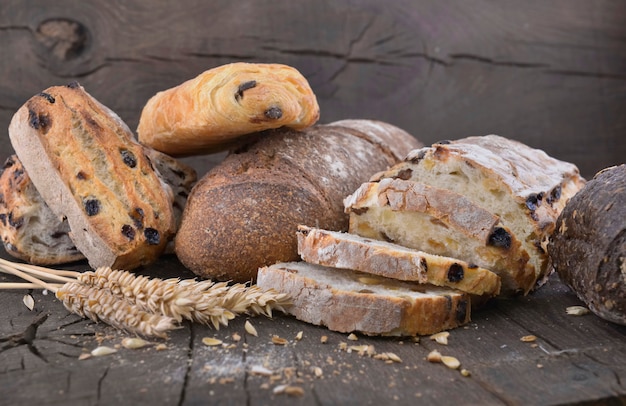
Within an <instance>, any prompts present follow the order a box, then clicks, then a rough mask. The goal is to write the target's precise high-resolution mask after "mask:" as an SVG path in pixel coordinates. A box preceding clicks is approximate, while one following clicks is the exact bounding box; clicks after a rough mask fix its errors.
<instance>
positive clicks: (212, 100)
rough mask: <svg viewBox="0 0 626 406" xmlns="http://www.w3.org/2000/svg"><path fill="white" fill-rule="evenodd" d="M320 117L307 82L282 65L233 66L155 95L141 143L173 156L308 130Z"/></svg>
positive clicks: (142, 126)
mask: <svg viewBox="0 0 626 406" xmlns="http://www.w3.org/2000/svg"><path fill="white" fill-rule="evenodd" d="M318 118H319V106H318V104H317V99H316V97H315V94H314V93H313V90H311V87H310V86H309V83H308V82H307V80H306V79H305V78H304V77H303V76H302V74H300V72H298V71H297V70H296V69H295V68H292V67H290V66H286V65H279V64H261V63H244V62H238V63H231V64H228V65H223V66H218V67H216V68H213V69H209V70H207V71H206V72H204V73H202V74H200V75H199V76H197V77H196V78H194V79H191V80H188V81H186V82H185V83H182V84H180V85H178V86H176V87H174V88H171V89H168V90H165V91H162V92H159V93H157V94H156V95H154V96H153V97H152V98H151V99H150V100H148V102H147V104H146V105H145V107H144V109H143V111H142V113H141V117H140V119H139V126H138V127H137V133H138V135H139V141H140V142H141V143H142V144H144V145H148V146H150V147H152V148H155V149H157V150H159V151H162V152H165V153H167V154H169V155H174V156H177V155H197V154H205V153H208V152H215V151H219V150H225V149H227V148H228V147H229V146H231V145H232V143H233V141H234V140H236V139H237V138H239V137H241V136H242V135H247V134H250V133H253V132H258V131H262V130H267V129H273V128H279V127H282V126H286V127H290V128H294V129H303V128H306V127H309V126H311V125H313V124H315V122H316V121H317V120H318Z"/></svg>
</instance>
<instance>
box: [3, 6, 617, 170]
mask: <svg viewBox="0 0 626 406" xmlns="http://www.w3.org/2000/svg"><path fill="white" fill-rule="evenodd" d="M625 36H626V4H625V3H624V2H623V1H616V0H613V1H609V0H600V1H594V2H587V1H582V0H576V1H568V0H559V1H554V2H549V3H545V2H541V1H532V2H523V3H521V2H516V1H512V0H507V1H501V2H498V3H496V4H494V3H492V2H489V1H486V0H472V1H454V2H438V1H435V0H420V1H419V2H414V1H407V0H397V1H394V2H386V3H381V2H378V1H375V0H366V1H347V2H342V3H341V4H338V3H336V2H331V1H299V2H297V3H294V2H290V1H287V0H279V1H269V0H257V1H249V0H246V1H238V2H230V1H226V0H214V1H211V2H204V1H198V0H189V1H186V2H185V3H184V5H180V6H179V5H177V4H173V3H171V2H167V1H164V0H158V1H150V2H148V1H140V0H133V1H125V2H123V1H119V0H118V1H111V2H107V5H106V7H105V6H104V5H101V4H99V3H97V2H73V1H69V0H61V1H57V2H54V3H50V2H45V1H42V0H34V1H32V2H29V3H28V4H26V3H24V2H21V1H18V0H11V1H7V0H3V1H2V2H1V7H0V49H2V50H3V55H7V56H11V57H4V58H2V61H1V62H0V77H1V78H2V81H1V82H0V128H3V129H6V128H7V125H8V122H9V120H10V117H11V116H12V114H13V113H14V112H15V111H16V110H17V109H18V108H19V106H20V105H21V104H22V103H24V101H26V100H27V99H28V98H29V97H30V96H32V95H33V94H36V93H38V92H39V91H41V90H42V89H45V88H47V87H48V86H51V85H55V84H64V83H66V82H69V81H71V80H79V81H80V82H81V83H82V84H83V85H84V86H85V87H86V89H87V90H88V91H89V92H90V93H92V94H93V95H94V96H95V97H96V98H97V99H99V100H100V101H102V102H103V103H104V104H106V105H107V106H109V107H110V108H112V109H113V110H114V111H116V112H117V113H118V114H120V115H121V116H122V118H123V119H124V120H125V121H126V122H127V123H128V124H129V125H130V126H131V128H135V127H136V125H137V122H138V118H139V114H140V112H141V108H142V107H143V105H144V104H145V102H146V101H147V100H148V98H149V97H150V96H152V95H153V94H154V93H156V92H157V91H159V90H163V89H166V88H169V87H172V86H175V85H177V84H179V83H181V82H182V81H184V80H187V79H189V78H192V77H195V76H196V75H197V74H199V73H201V72H203V71H204V70H206V69H209V68H211V67H214V66H218V65H220V64H224V63H228V62H233V61H248V62H277V63H285V64H288V65H291V66H294V67H296V68H297V69H299V70H300V71H301V72H302V73H303V74H304V75H305V77H307V78H308V79H309V81H310V83H311V86H312V87H313V89H314V91H315V92H316V94H317V95H318V98H319V102H320V107H321V112H322V116H321V121H322V122H330V121H334V120H337V119H342V118H375V119H381V120H384V121H388V122H390V123H392V124H395V125H397V126H399V127H402V128H404V129H406V130H407V131H409V132H411V133H412V134H414V135H415V136H416V137H418V138H419V139H421V140H422V141H424V142H425V143H432V142H435V141H437V140H440V139H451V138H460V137H464V136H468V135H483V134H489V133H495V134H499V135H502V136H506V137H509V138H514V139H518V140H521V141H523V142H526V143H528V144H529V145H531V146H533V147H537V148H542V149H544V150H546V152H548V153H549V154H551V155H554V156H556V157H557V158H560V159H564V160H568V161H571V162H574V163H575V164H577V165H578V166H579V167H580V169H581V170H582V172H583V174H584V175H585V176H586V177H590V176H592V175H593V174H594V173H595V172H596V171H597V170H599V169H601V168H604V167H606V166H609V165H613V164H617V163H621V162H623V156H624V155H625V154H626V137H624V135H623V134H624V131H625V130H626V80H625V79H626V73H625V72H626V45H624V38H625ZM0 137H1V139H0V140H1V142H0V159H2V158H4V157H5V156H7V155H8V154H9V153H10V152H11V148H10V146H9V144H8V138H7V136H6V133H5V130H2V132H0ZM220 159H221V156H219V155H218V156H209V157H201V158H195V159H191V163H192V164H194V165H195V166H196V167H197V168H198V169H199V170H200V171H204V170H205V169H207V168H208V167H210V166H212V165H214V164H215V163H216V162H218V161H219V160H220Z"/></svg>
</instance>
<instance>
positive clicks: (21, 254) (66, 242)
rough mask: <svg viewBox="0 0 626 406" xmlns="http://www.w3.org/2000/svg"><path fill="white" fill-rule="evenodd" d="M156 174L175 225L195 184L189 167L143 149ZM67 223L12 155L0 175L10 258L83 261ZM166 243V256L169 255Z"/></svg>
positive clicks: (1, 225)
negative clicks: (49, 204)
mask: <svg viewBox="0 0 626 406" xmlns="http://www.w3.org/2000/svg"><path fill="white" fill-rule="evenodd" d="M144 150H145V152H146V155H148V156H149V157H150V158H151V159H152V162H153V163H154V166H155V169H156V171H157V174H158V175H159V177H160V178H161V180H162V181H163V182H165V183H167V185H168V192H169V193H168V194H169V195H170V203H171V204H172V207H173V212H174V217H175V219H176V224H179V223H180V219H181V217H182V213H183V208H184V207H185V202H186V200H187V196H188V195H189V192H190V191H191V188H192V187H193V185H194V182H195V181H196V172H195V170H194V169H193V168H191V167H189V166H187V165H185V164H182V163H181V162H179V161H177V160H175V159H174V158H172V157H170V156H167V155H165V154H163V153H160V152H158V151H155V150H152V149H150V148H145V149H144ZM69 231H70V228H69V224H68V223H67V220H65V219H63V218H59V217H57V216H56V215H55V214H54V213H53V212H52V210H50V208H49V207H48V205H47V204H46V202H45V201H44V200H43V198H42V197H41V194H39V192H38V191H37V189H36V188H35V185H33V183H32V181H31V180H30V177H29V176H28V173H26V170H25V169H24V167H23V166H22V163H21V162H20V160H19V159H18V158H17V156H16V155H12V156H11V157H9V158H8V159H7V161H6V163H5V166H4V171H3V172H2V175H1V176H0V235H1V236H2V242H3V244H4V248H5V250H6V251H7V252H8V253H9V254H10V255H12V256H14V257H16V258H19V259H21V260H24V261H26V262H29V263H31V264H35V265H53V264H64V263H68V262H74V261H79V260H83V259H85V257H84V255H83V254H82V253H81V252H80V251H78V249H77V248H76V245H75V244H74V242H73V241H72V239H71V238H70V237H69ZM173 252H174V247H173V244H172V243H171V242H170V244H168V247H167V249H166V253H173Z"/></svg>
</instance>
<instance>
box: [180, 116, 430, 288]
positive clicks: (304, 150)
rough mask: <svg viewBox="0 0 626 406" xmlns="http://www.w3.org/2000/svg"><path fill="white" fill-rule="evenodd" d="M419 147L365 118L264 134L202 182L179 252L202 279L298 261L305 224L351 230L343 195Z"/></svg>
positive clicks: (236, 276)
mask: <svg viewBox="0 0 626 406" xmlns="http://www.w3.org/2000/svg"><path fill="white" fill-rule="evenodd" d="M419 145H420V144H419V142H418V141H417V140H416V139H415V138H414V137H412V136H411V135H410V134H408V133H406V132H405V131H402V130H401V129H399V128H397V127H394V126H392V125H390V124H386V123H381V122H369V121H365V120H346V121H343V122H339V123H333V124H329V125H318V126H314V127H311V128H309V129H306V130H304V131H296V130H289V129H286V128H283V129H279V130H272V131H270V132H269V133H265V134H263V135H262V136H261V137H259V139H258V140H257V141H256V142H254V143H251V144H247V145H246V146H244V147H241V148H240V149H237V150H234V151H233V152H231V153H230V154H229V155H228V156H227V157H226V158H225V159H224V161H223V162H221V163H220V164H219V165H217V166H216V167H215V168H213V169H212V170H211V171H209V173H207V174H206V175H205V176H204V177H203V178H202V179H200V180H199V181H198V183H197V184H196V186H195V187H194V188H193V190H192V192H191V194H190V196H189V199H188V201H187V206H186V208H185V211H184V214H183V221H182V223H181V226H180V229H179V231H178V234H177V236H176V254H177V255H178V258H179V259H180V261H181V262H182V263H183V264H184V265H185V266H186V267H187V268H189V269H191V270H192V271H193V272H194V273H196V274H197V275H199V276H201V277H206V278H212V279H219V280H234V281H239V282H243V281H249V280H253V279H254V278H255V276H256V272H257V270H258V268H259V267H261V266H265V265H269V264H272V263H275V262H279V261H292V260H296V259H298V253H297V241H296V230H297V227H298V225H300V224H305V225H311V226H318V227H321V228H325V229H330V230H346V229H347V226H348V218H347V215H346V214H345V213H344V212H343V204H342V201H343V198H344V197H345V196H347V195H348V194H349V193H351V192H352V191H353V190H354V189H355V188H356V187H358V185H360V184H361V182H363V181H365V180H366V179H367V178H368V177H369V176H370V175H371V174H372V173H374V172H377V171H380V170H383V169H385V168H388V167H389V166H391V165H393V164H394V163H396V162H398V161H399V160H401V159H402V158H403V157H404V155H405V154H406V153H408V152H409V151H410V150H411V149H414V148H416V147H417V146H419Z"/></svg>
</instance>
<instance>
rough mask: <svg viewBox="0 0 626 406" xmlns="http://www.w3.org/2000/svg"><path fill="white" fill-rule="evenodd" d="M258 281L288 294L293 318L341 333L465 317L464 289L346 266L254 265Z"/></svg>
mask: <svg viewBox="0 0 626 406" xmlns="http://www.w3.org/2000/svg"><path fill="white" fill-rule="evenodd" d="M257 284H258V286H259V287H261V288H262V289H275V290H276V291H278V292H281V293H286V294H287V295H289V297H290V298H291V299H292V301H293V305H292V306H290V307H289V308H287V309H286V310H287V312H288V313H289V314H291V315H293V316H295V317H296V318H297V319H298V320H302V321H304V322H307V323H311V324H315V325H321V326H326V327H328V328H329V329H330V330H333V331H339V332H344V333H348V332H361V333H363V334H366V335H383V336H414V335H426V334H434V333H437V332H440V331H442V330H447V329H451V328H454V327H458V326H461V325H464V324H466V323H468V322H469V321H470V307H471V304H470V299H469V295H467V294H465V293H462V292H460V291H456V290H451V289H446V288H441V287H436V286H432V285H420V284H416V283H408V282H402V281H397V280H394V279H388V278H383V277H379V276H376V275H370V274H364V273H360V272H356V271H352V270H347V269H334V268H328V267H323V266H320V265H314V264H309V263H306V262H290V263H278V264H274V265H271V266H267V267H263V268H261V269H259V275H258V281H257Z"/></svg>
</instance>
